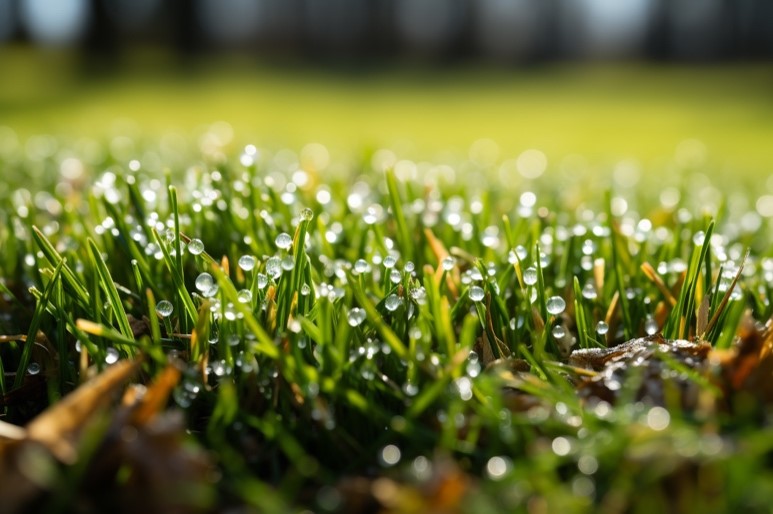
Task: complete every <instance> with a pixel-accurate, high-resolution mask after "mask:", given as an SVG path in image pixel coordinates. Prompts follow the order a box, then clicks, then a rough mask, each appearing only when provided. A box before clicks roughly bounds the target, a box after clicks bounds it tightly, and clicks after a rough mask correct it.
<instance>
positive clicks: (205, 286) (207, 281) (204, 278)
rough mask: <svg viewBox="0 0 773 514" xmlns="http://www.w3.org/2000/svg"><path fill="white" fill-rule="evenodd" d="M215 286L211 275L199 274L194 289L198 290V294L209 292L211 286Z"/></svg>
mask: <svg viewBox="0 0 773 514" xmlns="http://www.w3.org/2000/svg"><path fill="white" fill-rule="evenodd" d="M214 284H215V280H214V279H213V278H212V275H210V274H209V273H206V272H204V273H201V274H200V275H199V276H198V277H196V283H195V285H196V289H198V290H199V291H200V292H202V293H205V292H207V291H209V290H210V289H211V288H212V286H213V285H214Z"/></svg>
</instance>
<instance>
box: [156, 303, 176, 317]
mask: <svg viewBox="0 0 773 514" xmlns="http://www.w3.org/2000/svg"><path fill="white" fill-rule="evenodd" d="M173 311H174V306H173V305H172V302H170V301H169V300H161V301H160V302H158V304H156V314H158V315H159V316H161V317H162V318H166V317H168V316H171V315H172V312H173Z"/></svg>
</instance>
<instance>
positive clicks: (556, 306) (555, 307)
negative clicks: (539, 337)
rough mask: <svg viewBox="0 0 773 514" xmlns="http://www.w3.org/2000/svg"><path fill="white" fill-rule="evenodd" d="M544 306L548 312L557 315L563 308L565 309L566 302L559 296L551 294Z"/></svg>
mask: <svg viewBox="0 0 773 514" xmlns="http://www.w3.org/2000/svg"><path fill="white" fill-rule="evenodd" d="M546 307H547V309H548V314H552V315H553V316H557V315H559V314H561V313H562V312H564V309H566V302H565V301H564V299H563V298H561V297H560V296H551V297H550V298H548V301H547V303H546Z"/></svg>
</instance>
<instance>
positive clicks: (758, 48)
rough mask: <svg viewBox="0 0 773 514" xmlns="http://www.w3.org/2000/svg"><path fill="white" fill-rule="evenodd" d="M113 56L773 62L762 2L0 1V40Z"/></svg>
mask: <svg viewBox="0 0 773 514" xmlns="http://www.w3.org/2000/svg"><path fill="white" fill-rule="evenodd" d="M3 42H4V43H5V44H13V43H23V44H33V45H42V46H51V45H54V46H75V47H77V48H80V49H82V50H84V51H85V52H86V53H89V54H102V55H108V56H111V57H114V56H116V55H120V54H121V53H122V52H124V51H129V50H132V49H134V48H137V47H164V48H172V49H174V50H175V51H177V52H179V53H180V54H182V55H195V54H206V53H211V52H223V51H230V52H237V53H246V54H248V55H250V54H255V55H260V56H275V55H279V56H286V55H291V56H300V57H311V58H319V57H326V58H333V59H336V58H343V59H372V58H393V57H399V58H409V59H411V58H420V59H429V60H439V61H443V60H456V59H487V60H495V61H498V62H502V63H505V64H509V63H523V62H538V61H543V60H552V59H609V58H612V59H619V58H623V59H653V60H679V61H682V60H686V61H715V60H729V59H770V58H771V57H773V1H771V0H168V1H163V0H0V44H3Z"/></svg>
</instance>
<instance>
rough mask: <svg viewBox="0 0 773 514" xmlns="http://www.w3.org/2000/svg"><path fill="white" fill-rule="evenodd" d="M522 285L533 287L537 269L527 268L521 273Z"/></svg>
mask: <svg viewBox="0 0 773 514" xmlns="http://www.w3.org/2000/svg"><path fill="white" fill-rule="evenodd" d="M523 283H524V284H526V285H527V286H533V285H534V284H536V283H537V268H535V267H534V266H529V267H528V268H526V269H525V270H524V271H523Z"/></svg>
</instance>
